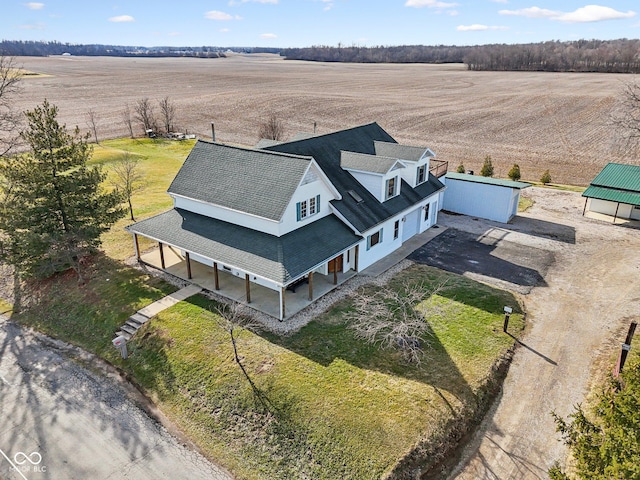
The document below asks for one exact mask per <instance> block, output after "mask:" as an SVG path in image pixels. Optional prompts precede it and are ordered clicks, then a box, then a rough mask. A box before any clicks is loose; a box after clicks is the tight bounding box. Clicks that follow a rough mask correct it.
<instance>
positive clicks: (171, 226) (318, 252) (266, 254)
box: [127, 208, 362, 286]
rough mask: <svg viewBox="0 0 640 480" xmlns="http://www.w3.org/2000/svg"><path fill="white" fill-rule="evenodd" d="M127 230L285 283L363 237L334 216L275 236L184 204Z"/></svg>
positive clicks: (281, 283)
mask: <svg viewBox="0 0 640 480" xmlns="http://www.w3.org/2000/svg"><path fill="white" fill-rule="evenodd" d="M127 230H128V231H129V232H132V233H137V234H140V235H143V236H145V237H148V238H151V239H153V240H156V241H159V242H162V243H166V244H168V245H173V246H174V247H177V248H180V249H182V250H186V251H188V252H191V253H194V254H197V255H201V256H203V257H206V258H208V259H210V260H213V261H215V262H218V263H220V264H224V265H227V266H229V267H235V268H237V269H239V270H243V271H245V272H247V273H249V274H253V275H256V276H259V277H262V278H265V279H267V280H271V281H274V282H276V283H277V284H279V285H282V286H285V285H287V284H288V283H291V282H292V281H293V280H295V279H297V278H299V277H300V276H302V275H303V274H305V273H306V272H308V271H310V270H312V269H313V268H315V267H317V266H318V265H321V264H322V263H323V262H325V261H328V260H331V259H332V258H333V257H335V256H336V255H337V254H339V253H340V252H343V251H345V250H347V249H348V248H350V247H352V246H353V245H355V244H357V243H358V242H359V241H360V240H362V238H361V237H360V236H358V235H356V234H354V233H353V231H352V230H351V229H349V228H348V227H347V226H346V225H345V224H344V223H343V222H341V221H340V220H339V219H338V218H336V217H335V216H334V215H328V216H326V217H324V218H321V219H319V220H316V221H315V222H311V223H310V224H308V225H306V226H304V227H302V228H299V229H297V230H294V231H293V232H290V233H288V234H286V235H283V236H281V237H276V236H274V235H269V234H266V233H263V232H259V231H257V230H252V229H250V228H246V227H241V226H239V225H234V224H232V223H228V222H223V221H222V220H217V219H214V218H210V217H206V216H204V215H199V214H197V213H193V212H189V211H187V210H183V209H180V208H174V209H173V210H169V211H168V212H164V213H161V214H159V215H156V216H155V217H151V218H147V219H146V220H142V221H140V222H138V223H135V224H133V225H130V226H128V227H127Z"/></svg>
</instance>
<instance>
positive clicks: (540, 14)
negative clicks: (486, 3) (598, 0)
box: [498, 5, 636, 23]
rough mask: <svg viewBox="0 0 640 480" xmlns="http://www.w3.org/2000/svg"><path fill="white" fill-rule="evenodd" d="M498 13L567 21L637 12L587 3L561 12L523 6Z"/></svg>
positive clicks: (581, 20)
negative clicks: (573, 9) (569, 10)
mask: <svg viewBox="0 0 640 480" xmlns="http://www.w3.org/2000/svg"><path fill="white" fill-rule="evenodd" d="M498 13H499V14H500V15H514V16H519V17H527V18H549V19H551V20H556V21H559V22H566V23H589V22H602V21H604V20H617V19H620V18H631V17H635V15H636V12H633V11H631V10H629V11H628V12H626V13H625V12H619V11H617V10H614V9H613V8H610V7H603V6H600V5H587V6H585V7H581V8H578V9H577V10H575V11H573V12H560V11H556V10H547V9H546V8H539V7H530V8H521V9H520V10H500V11H499V12H498Z"/></svg>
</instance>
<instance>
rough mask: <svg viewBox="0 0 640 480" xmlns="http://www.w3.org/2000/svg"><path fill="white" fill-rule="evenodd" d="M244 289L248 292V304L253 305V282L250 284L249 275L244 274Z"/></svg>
mask: <svg viewBox="0 0 640 480" xmlns="http://www.w3.org/2000/svg"><path fill="white" fill-rule="evenodd" d="M244 288H245V290H246V291H247V303H251V282H249V274H248V273H245V274H244Z"/></svg>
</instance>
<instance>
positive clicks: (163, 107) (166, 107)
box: [159, 97, 176, 133]
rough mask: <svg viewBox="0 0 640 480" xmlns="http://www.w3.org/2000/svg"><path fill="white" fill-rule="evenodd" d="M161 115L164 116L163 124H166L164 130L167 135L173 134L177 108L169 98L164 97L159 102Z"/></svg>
mask: <svg viewBox="0 0 640 480" xmlns="http://www.w3.org/2000/svg"><path fill="white" fill-rule="evenodd" d="M159 105H160V115H162V122H163V123H164V130H165V132H166V133H171V130H172V129H173V120H174V118H175V116H176V107H175V105H174V104H173V102H171V100H169V97H164V98H163V99H162V100H160V101H159Z"/></svg>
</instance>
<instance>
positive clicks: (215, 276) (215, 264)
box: [213, 262, 220, 290]
mask: <svg viewBox="0 0 640 480" xmlns="http://www.w3.org/2000/svg"><path fill="white" fill-rule="evenodd" d="M213 281H214V283H215V285H216V290H220V280H219V279H218V262H213Z"/></svg>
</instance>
